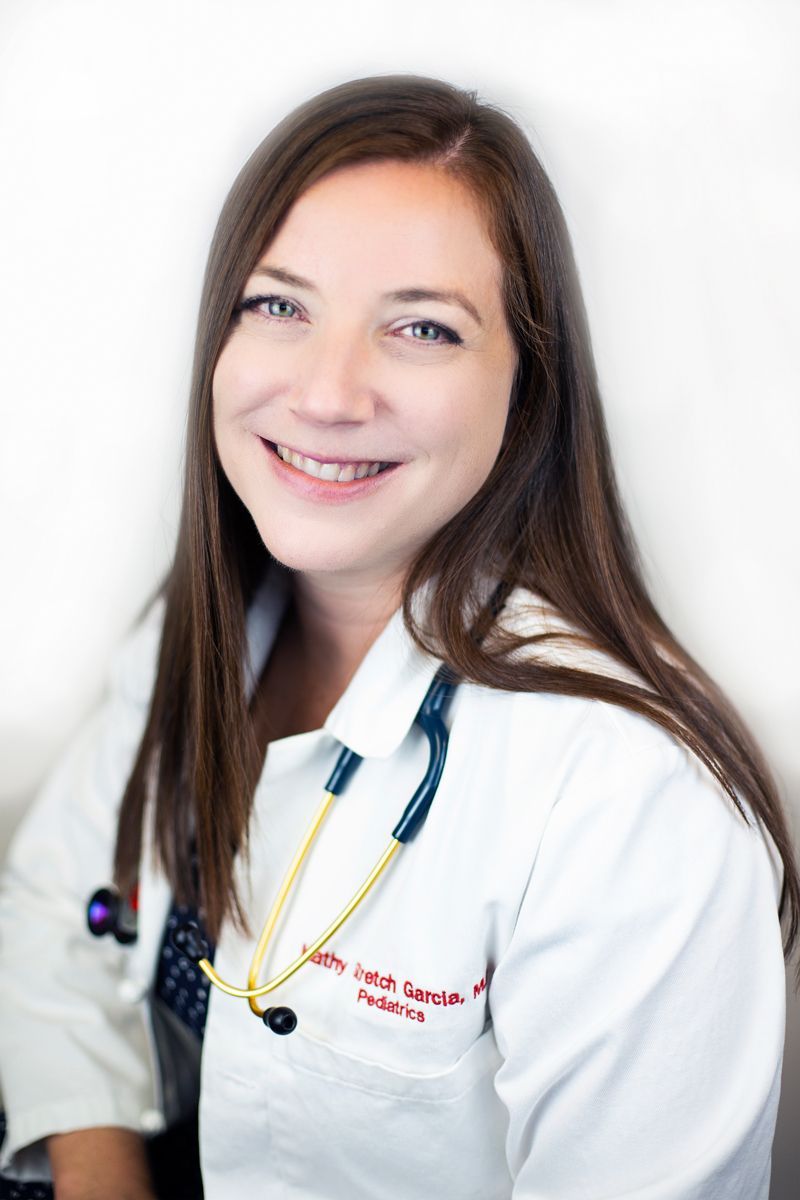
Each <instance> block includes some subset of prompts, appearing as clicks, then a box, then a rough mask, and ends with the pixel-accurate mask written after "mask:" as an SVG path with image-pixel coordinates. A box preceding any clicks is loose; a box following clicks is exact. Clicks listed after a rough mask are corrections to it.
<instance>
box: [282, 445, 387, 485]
mask: <svg viewBox="0 0 800 1200" xmlns="http://www.w3.org/2000/svg"><path fill="white" fill-rule="evenodd" d="M270 446H271V447H272V448H273V449H274V450H275V453H276V454H277V455H278V457H279V458H281V459H282V460H283V461H284V462H285V463H289V464H290V465H291V466H293V467H294V468H295V469H296V470H298V471H302V472H303V474H304V475H310V476H311V477H312V478H313V479H324V480H326V481H327V482H329V483H352V482H353V480H354V479H366V478H367V477H368V476H372V475H378V474H379V473H380V472H381V471H385V470H386V468H387V467H388V466H390V465H391V464H390V463H388V462H381V461H369V460H368V459H367V460H360V461H357V462H354V461H353V460H352V459H345V460H341V461H335V460H329V459H319V458H312V457H311V456H310V455H306V454H301V453H300V452H299V451H297V450H291V449H290V448H289V447H288V446H281V445H279V444H275V443H272V442H271V443H270Z"/></svg>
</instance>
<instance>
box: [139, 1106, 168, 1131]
mask: <svg viewBox="0 0 800 1200" xmlns="http://www.w3.org/2000/svg"><path fill="white" fill-rule="evenodd" d="M139 1124H140V1126H141V1129H142V1133H161V1132H162V1130H163V1129H164V1128H165V1125H166V1123H165V1121H164V1114H163V1113H162V1112H159V1111H158V1109H157V1108H146V1109H145V1110H144V1112H143V1113H142V1114H141V1116H140V1117H139Z"/></svg>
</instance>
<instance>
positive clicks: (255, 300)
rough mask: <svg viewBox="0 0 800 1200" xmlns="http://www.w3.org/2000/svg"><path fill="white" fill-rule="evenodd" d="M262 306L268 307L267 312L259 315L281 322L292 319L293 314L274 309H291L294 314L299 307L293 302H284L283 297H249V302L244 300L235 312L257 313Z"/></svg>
mask: <svg viewBox="0 0 800 1200" xmlns="http://www.w3.org/2000/svg"><path fill="white" fill-rule="evenodd" d="M262 305H265V306H266V308H267V312H264V313H259V314H258V315H259V316H262V317H264V318H265V319H266V320H268V321H270V320H276V321H279V320H281V319H282V318H285V317H291V315H292V314H291V313H285V312H274V311H273V307H275V308H277V307H282V308H291V309H293V310H294V312H297V306H296V305H295V304H292V302H291V300H284V298H283V296H249V297H248V298H247V300H242V301H240V303H239V304H237V306H236V309H235V312H236V313H241V312H251V311H257V310H258V309H260V308H261V306H262Z"/></svg>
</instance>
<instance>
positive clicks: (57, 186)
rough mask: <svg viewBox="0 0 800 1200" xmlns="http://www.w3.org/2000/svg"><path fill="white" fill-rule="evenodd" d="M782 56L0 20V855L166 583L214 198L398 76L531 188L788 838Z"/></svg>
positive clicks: (793, 151)
mask: <svg viewBox="0 0 800 1200" xmlns="http://www.w3.org/2000/svg"><path fill="white" fill-rule="evenodd" d="M798 47H800V5H798V4H797V3H793V2H791V0H783V2H782V0H749V2H744V0H529V2H527V3H523V2H521V0H520V2H516V3H515V2H512V0H505V2H503V0H499V2H495V3H493V4H491V5H490V4H488V3H487V4H484V3H477V2H469V0H455V2H452V0H438V2H437V3H431V4H420V3H412V4H392V5H383V4H380V3H376V2H374V3H367V2H362V3H357V2H356V0H337V2H336V3H329V2H328V0H302V3H292V4H289V3H282V4H278V3H272V2H270V0H172V2H170V0H138V3H137V4H136V5H128V4H122V3H114V2H110V0H0V171H1V172H2V187H0V261H2V264H3V266H2V285H0V329H1V330H2V338H1V339H0V341H1V342H2V359H1V360H0V382H1V385H2V386H1V389H0V396H2V433H1V434H0V522H2V527H1V528H0V536H1V537H2V553H3V567H4V570H3V586H2V589H1V590H0V670H2V690H1V691H0V762H1V763H2V779H1V780H0V803H1V807H0V845H2V844H3V843H4V842H5V841H6V839H7V838H8V836H9V834H10V832H11V830H12V828H13V825H14V823H15V822H16V820H17V819H18V816H19V814H20V813H21V812H22V811H23V810H24V807H25V805H26V804H27V803H28V801H29V800H30V798H31V796H32V795H33V794H34V792H35V790H36V787H37V785H38V784H39V782H40V781H41V779H42V777H43V775H44V774H45V772H46V770H47V767H48V765H49V763H50V762H51V761H52V760H53V757H54V755H55V754H56V753H57V752H58V750H59V749H60V748H61V747H62V746H63V745H64V744H65V743H66V741H67V740H68V739H69V737H70V735H71V733H72V732H73V731H74V730H75V729H76V728H77V727H78V725H79V724H80V723H81V721H82V720H83V719H84V718H85V716H86V715H87V713H88V712H89V711H90V709H91V708H92V707H93V706H94V705H95V704H96V703H97V701H98V699H99V697H100V694H101V690H102V687H103V680H104V672H105V669H106V666H107V661H108V656H109V653H110V651H111V650H112V649H113V647H114V646H115V644H116V643H117V641H118V640H119V638H120V637H121V636H122V635H123V633H124V632H125V630H126V629H127V627H128V626H129V625H130V623H131V621H132V620H133V618H134V616H135V614H136V613H137V611H138V610H139V608H140V607H141V605H142V603H143V601H144V600H145V598H146V596H147V595H148V594H149V592H150V591H151V590H152V588H153V586H154V585H155V583H156V582H157V580H158V579H159V578H160V577H161V575H162V574H163V572H164V571H165V570H166V568H167V566H168V563H169V559H170V553H171V549H172V545H173V541H174V536H175V529H176V519H177V511H178V500H179V494H180V473H181V456H182V441H183V431H184V420H185V404H186V398H187V392H188V384H189V371H190V363H191V354H192V339H193V329H194V322H195V318H196V312H197V304H198V299H199V290H200V281H201V277H202V271H203V267H204V263H205V256H206V252H207V248H208V244H209V240H210V237H211V234H212V231H213V227H214V223H215V221H216V217H217V215H218V212H219V209H220V206H221V204H222V201H223V199H224V196H225V194H226V191H227V189H228V187H229V186H230V184H231V182H232V181H233V178H234V176H235V174H236V172H237V171H238V169H239V167H240V166H241V165H242V163H243V162H244V160H245V158H246V157H247V156H248V155H249V153H250V152H251V150H252V149H253V148H254V147H255V146H256V144H257V143H258V142H259V141H260V140H261V138H262V137H263V136H264V135H265V134H266V133H267V132H268V130H269V129H270V128H271V127H272V126H273V125H274V124H275V122H276V121H277V120H279V119H280V118H281V117H282V116H283V115H284V114H285V113H286V112H287V111H288V110H289V109H291V108H292V107H294V106H295V105H296V104H297V103H299V102H301V101H302V100H305V99H306V98H308V97H309V96H310V95H312V94H314V93H316V92H318V91H320V90H322V89H323V88H324V87H328V86H331V85H333V84H336V83H339V82H342V81H343V80H346V79H351V78H355V77H358V76H362V75H371V74H381V73H388V72H405V71H408V72H414V73H416V74H423V75H424V74H427V75H435V76H438V77H441V78H444V79H447V80H450V81H452V82H454V83H457V84H461V85H464V86H468V87H475V88H477V89H478V91H479V93H480V95H481V97H482V98H484V99H487V100H490V101H493V102H495V103H497V104H499V105H501V106H502V107H503V108H505V109H506V110H507V111H508V112H509V113H510V114H511V115H512V116H514V117H515V118H516V119H517V120H518V121H519V122H520V123H521V124H522V125H523V126H524V127H525V129H526V130H527V132H528V133H529V135H530V137H531V139H532V141H533V143H534V146H535V148H536V149H537V151H538V152H539V154H540V156H541V158H542V160H543V162H544V164H545V167H546V168H547V170H548V171H549V172H550V174H551V177H552V179H553V181H554V183H555V186H556V189H557V191H558V193H559V195H560V197H561V200H562V204H563V207H564V209H565V212H566V216H567V221H568V224H569V227H570V230H571V232H572V236H573V240H574V245H575V251H576V255H577V259H578V265H579V270H580V274H581V279H582V283H583V288H584V293H585V297H586V302H587V307H588V310H589V318H590V323H591V328H592V334H593V339H594V345H595V353H596V357H597V362H598V367H599V372H600V379H601V384H602V387H603V393H604V397H605V403H606V411H607V417H608V423H609V427H610V432H611V438H612V444H613V447H614V452H615V457H616V462H617V467H618V473H619V476H620V480H621V484H622V489H623V494H624V497H625V499H626V502H627V505H628V509H629V512H630V515H631V518H632V521H633V525H634V528H635V530H636V533H637V536H638V538H639V541H640V544H641V547H642V551H643V555H644V561H645V566H646V569H647V573H648V577H649V579H650V582H651V585H652V589H653V592H654V594H655V597H656V599H657V602H658V603H659V605H660V607H661V610H662V612H663V614H664V616H665V617H666V619H667V621H668V622H669V623H670V624H671V625H672V627H673V629H674V631H675V632H676V633H677V634H678V636H679V637H681V638H682V639H683V641H684V642H685V644H686V645H687V646H688V648H689V649H690V650H691V651H692V652H693V653H694V654H695V655H696V657H698V658H699V659H700V661H701V662H702V663H703V664H704V665H705V666H706V667H707V668H708V669H709V670H710V671H711V673H712V674H714V675H715V676H716V677H717V679H718V680H719V681H720V682H721V683H722V684H723V686H724V687H726V689H727V690H728V692H729V694H730V695H731V696H732V698H733V700H734V701H735V703H736V704H737V705H738V706H739V708H740V710H741V711H742V713H743V714H744V715H745V717H746V718H747V719H748V720H749V722H750V723H751V725H752V727H753V729H754V730H755V732H756V734H757V736H758V737H759V739H760V741H761V743H762V745H763V747H764V748H765V750H766V751H767V753H768V756H769V758H770V760H771V762H772V764H773V766H774V768H775V771H776V773H777V775H778V777H779V781H780V783H781V786H782V789H783V792H784V796H785V798H786V800H787V802H788V803H789V805H790V807H791V810H792V814H793V820H794V821H795V824H796V825H800V816H799V815H798V813H800V747H799V743H800V633H799V632H798V627H799V626H798V620H797V613H798V612H799V611H800V555H799V554H798V535H797V521H798V512H800V495H798V492H800V485H799V484H798V477H799V474H800V473H798V469H797V463H798V457H799V456H800V406H799V405H798V389H797V386H796V378H797V374H798V367H800V363H798V357H799V355H798V335H797V330H798V323H799V319H800V305H799V304H798V300H797V294H796V280H797V278H798V274H799V273H800V232H799V231H798V220H797V213H798V212H800V149H799V147H800V140H799V138H798V134H799V132H800V122H799V120H798V118H799V117H800V88H799V86H798V78H799V77H800V71H799V70H798V68H799V67H800V63H798V57H799V56H798ZM797 1025H798V1019H797V1002H796V1001H792V1011H791V1018H790V1040H789V1046H788V1049H787V1064H786V1070H785V1074H784V1098H783V1103H782V1111H781V1118H780V1122H779V1131H778V1138H777V1142H776V1152H775V1163H774V1171H773V1190H772V1196H773V1200H790V1198H793V1197H794V1195H795V1194H796V1180H797V1178H798V1177H800V1150H798V1147H797V1143H798V1139H797V1138H796V1135H795V1133H794V1129H793V1126H794V1125H795V1123H796V1121H797V1118H798V1115H800V1113H798V1110H800V1032H798V1029H797Z"/></svg>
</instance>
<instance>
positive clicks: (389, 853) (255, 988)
mask: <svg viewBox="0 0 800 1200" xmlns="http://www.w3.org/2000/svg"><path fill="white" fill-rule="evenodd" d="M333 798H334V793H333V792H326V793H325V795H324V797H323V800H322V803H321V804H320V806H319V808H318V809H317V811H316V813H315V814H314V817H313V819H312V821H311V824H310V825H309V827H308V829H307V830H306V833H305V835H304V837H303V840H302V841H301V842H300V845H299V846H298V847H297V851H296V853H295V856H294V858H293V859H292V861H291V863H290V865H289V869H288V870H287V872H286V875H285V876H284V879H283V882H282V883H281V886H280V888H279V889H278V894H277V896H276V897H275V900H274V903H273V905H272V908H271V909H270V910H269V914H268V916H267V919H266V921H265V922H264V927H263V929H262V930H261V936H260V937H259V939H258V945H257V946H256V948H255V951H254V953H253V957H252V959H251V961H250V970H249V972H248V976H247V987H246V988H240V987H235V986H234V985H233V984H232V983H227V982H226V981H225V980H224V979H223V978H222V977H221V976H220V975H219V974H218V973H217V972H216V971H215V970H214V967H213V966H212V964H211V962H210V961H209V960H208V959H207V958H201V959H199V961H198V963H197V965H198V967H199V968H200V970H201V971H202V972H203V974H204V975H205V976H206V977H207V978H208V979H209V981H210V982H211V983H213V984H214V985H215V987H218V988H219V989H220V990H221V991H223V992H227V994H228V995H229V996H237V997H240V998H241V999H243V1000H248V1001H249V1002H250V1008H251V1010H252V1011H253V1012H254V1013H255V1014H256V1016H257V1017H263V1015H264V1009H263V1008H261V1006H260V1005H259V1004H257V1003H256V1001H257V998H258V997H259V996H266V995H268V994H269V992H272V991H274V990H275V988H277V987H280V985H281V984H282V983H285V982H286V980H287V979H291V977H292V975H294V973H295V972H296V971H299V970H300V968H301V967H302V966H304V965H305V963H307V962H308V960H309V959H310V958H313V956H314V955H315V954H316V953H317V951H318V950H319V949H320V948H321V947H322V946H324V945H325V943H326V942H327V941H328V940H329V939H330V938H332V937H333V935H334V934H335V933H336V931H337V929H340V928H341V926H342V925H343V924H344V923H345V921H346V920H347V918H348V917H349V916H350V915H351V913H353V912H355V910H356V909H357V908H358V906H359V904H360V903H361V901H362V900H363V899H364V897H365V896H366V895H367V893H368V892H369V891H371V889H372V887H373V886H374V884H375V883H376V882H377V880H378V879H379V878H380V876H381V875H382V874H383V872H384V870H385V869H386V867H387V866H388V865H389V863H390V862H391V861H392V859H393V858H394V856H395V854H396V853H397V851H398V850H399V849H400V847H401V846H402V844H403V843H402V842H399V841H398V840H397V838H395V837H392V838H391V840H390V842H389V845H388V846H387V847H386V849H385V850H384V852H383V854H382V855H381V857H380V858H379V859H378V861H377V863H376V864H375V866H374V867H373V868H372V870H371V871H370V873H369V875H368V876H367V878H366V879H365V880H364V882H363V883H362V885H361V887H360V888H359V889H358V891H357V892H356V893H355V895H354V896H353V898H352V900H350V902H349V903H348V904H346V905H345V907H344V908H343V909H342V911H341V912H340V913H339V915H338V916H337V917H336V918H335V920H333V921H332V922H331V924H330V925H329V926H328V928H327V929H325V930H324V931H323V932H322V933H321V934H320V935H319V937H318V938H317V939H316V940H315V941H314V942H312V944H311V945H310V946H308V947H307V948H306V949H305V950H304V951H303V953H302V954H301V955H300V956H299V957H298V958H296V959H295V960H294V962H291V963H290V964H289V966H288V967H285V968H284V970H283V971H281V972H280V973H279V974H278V975H275V976H273V978H272V979H270V980H268V981H267V982H266V983H262V984H259V982H258V977H259V975H260V974H261V967H262V965H263V962H264V957H265V955H266V953H267V947H268V946H269V943H270V939H271V938H272V934H273V932H274V930H275V926H276V925H277V923H278V918H279V916H280V914H281V910H282V909H283V906H284V904H285V903H286V898H287V896H288V895H289V892H290V891H291V889H292V884H293V883H294V880H295V876H296V875H297V872H298V871H299V870H300V867H301V866H302V864H303V861H304V859H305V857H306V855H307V854H308V851H309V849H310V848H311V845H312V843H313V841H314V839H315V837H316V836H317V834H318V833H319V830H320V828H321V826H322V823H323V821H324V820H325V817H326V816H327V814H328V811H329V809H330V806H331V803H332V801H333Z"/></svg>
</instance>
